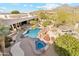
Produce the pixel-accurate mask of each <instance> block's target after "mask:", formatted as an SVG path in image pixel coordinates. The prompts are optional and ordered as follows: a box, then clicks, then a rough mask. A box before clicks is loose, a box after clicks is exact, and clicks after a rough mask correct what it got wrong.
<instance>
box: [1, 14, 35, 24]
mask: <svg viewBox="0 0 79 59" xmlns="http://www.w3.org/2000/svg"><path fill="white" fill-rule="evenodd" d="M34 18H36V17H35V16H32V17H25V18H14V19H0V22H1V23H3V24H5V25H12V24H16V23H19V22H23V21H28V20H31V19H34Z"/></svg>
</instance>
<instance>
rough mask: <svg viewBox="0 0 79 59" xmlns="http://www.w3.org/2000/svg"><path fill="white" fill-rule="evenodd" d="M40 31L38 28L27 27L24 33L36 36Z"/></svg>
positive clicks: (32, 36)
mask: <svg viewBox="0 0 79 59" xmlns="http://www.w3.org/2000/svg"><path fill="white" fill-rule="evenodd" d="M39 31H40V29H39V28H35V29H29V30H28V31H27V32H26V33H25V34H24V35H25V36H28V37H31V38H37V35H38V32H39Z"/></svg>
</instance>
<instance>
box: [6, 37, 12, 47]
mask: <svg viewBox="0 0 79 59" xmlns="http://www.w3.org/2000/svg"><path fill="white" fill-rule="evenodd" d="M11 41H12V38H11V37H5V47H6V48H7V47H9V46H11V44H10V42H11Z"/></svg>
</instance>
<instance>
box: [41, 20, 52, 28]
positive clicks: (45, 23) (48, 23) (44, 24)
mask: <svg viewBox="0 0 79 59" xmlns="http://www.w3.org/2000/svg"><path fill="white" fill-rule="evenodd" d="M50 24H51V22H50V21H45V22H43V24H42V25H43V26H44V27H46V26H48V25H50Z"/></svg>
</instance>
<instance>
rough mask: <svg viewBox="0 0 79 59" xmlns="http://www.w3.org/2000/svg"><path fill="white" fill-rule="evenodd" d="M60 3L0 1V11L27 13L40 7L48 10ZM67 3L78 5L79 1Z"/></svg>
mask: <svg viewBox="0 0 79 59" xmlns="http://www.w3.org/2000/svg"><path fill="white" fill-rule="evenodd" d="M61 5H62V4H59V3H0V12H2V13H3V12H5V13H10V12H11V11H12V10H19V11H20V12H21V13H27V12H31V11H36V10H40V9H45V10H50V9H54V8H56V7H59V6H61ZM68 5H70V6H79V3H71V4H68Z"/></svg>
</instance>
